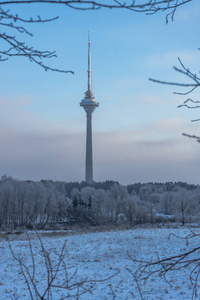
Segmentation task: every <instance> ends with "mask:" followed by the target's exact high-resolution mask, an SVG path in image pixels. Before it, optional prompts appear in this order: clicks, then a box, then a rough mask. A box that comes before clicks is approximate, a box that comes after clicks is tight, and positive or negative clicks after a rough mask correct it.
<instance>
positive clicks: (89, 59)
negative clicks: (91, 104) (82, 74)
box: [88, 30, 91, 94]
mask: <svg viewBox="0 0 200 300" xmlns="http://www.w3.org/2000/svg"><path fill="white" fill-rule="evenodd" d="M88 92H89V94H90V93H91V56H90V30H89V31H88Z"/></svg>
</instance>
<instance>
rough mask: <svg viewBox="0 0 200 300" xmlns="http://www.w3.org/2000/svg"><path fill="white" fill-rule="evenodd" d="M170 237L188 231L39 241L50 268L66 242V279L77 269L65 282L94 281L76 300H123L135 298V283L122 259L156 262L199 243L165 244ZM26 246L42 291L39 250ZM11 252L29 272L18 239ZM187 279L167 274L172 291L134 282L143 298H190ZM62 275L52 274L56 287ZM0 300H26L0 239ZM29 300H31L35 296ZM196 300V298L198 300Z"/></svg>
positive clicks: (159, 282) (185, 273) (160, 284)
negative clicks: (50, 264) (55, 277)
mask: <svg viewBox="0 0 200 300" xmlns="http://www.w3.org/2000/svg"><path fill="white" fill-rule="evenodd" d="M195 231H196V232H197V233H200V229H195ZM171 233H173V234H176V235H178V236H185V235H187V234H188V233H189V230H188V229H187V228H183V227H179V228H178V229H175V228H173V229H167V228H160V229H158V228H156V229H142V228H140V229H131V230H123V231H109V232H98V233H86V234H74V235H67V233H66V235H64V234H62V236H59V234H58V236H55V235H54V236H51V237H42V240H43V243H44V247H45V249H47V250H48V251H51V254H50V256H51V258H52V261H53V263H55V264H56V259H58V254H59V253H60V249H61V247H62V245H63V243H64V240H67V243H66V249H67V253H66V257H65V262H66V266H67V268H69V269H68V274H69V275H70V274H71V275H72V274H73V272H74V271H75V270H76V268H77V273H76V274H75V276H74V278H73V279H72V281H71V283H74V282H78V281H80V280H88V281H90V280H97V281H93V282H92V283H90V282H88V283H86V287H92V289H91V291H90V292H87V293H86V294H83V295H82V296H80V298H79V299H81V300H83V299H84V300H90V299H95V300H98V299H120V300H125V299H141V296H140V293H139V290H138V286H137V283H136V282H135V280H134V278H133V276H132V275H131V273H130V272H129V271H128V270H127V268H128V269H129V270H131V271H132V272H134V270H135V269H136V268H137V265H136V264H135V263H133V261H132V260H131V259H130V258H129V257H128V255H127V252H128V253H129V255H130V256H131V257H133V258H137V259H145V260H148V259H149V260H150V259H151V258H154V259H156V257H157V255H158V254H159V256H160V257H167V256H170V255H176V254H179V253H183V252H185V251H189V250H190V249H193V248H195V247H198V246H199V244H200V239H199V238H198V237H197V238H195V239H192V240H189V242H188V243H187V242H186V240H184V239H179V238H177V237H176V236H175V235H171V236H170V238H169V239H168V236H169V235H170V234H171ZM31 243H32V250H33V253H34V256H35V262H36V276H35V278H36V280H35V283H36V285H37V286H38V287H39V290H40V291H42V290H44V288H45V286H46V271H45V265H44V261H43V259H42V256H41V253H42V252H41V246H40V243H39V240H38V239H36V238H34V239H32V241H31ZM11 247H12V249H13V251H14V253H15V255H20V257H22V260H23V262H24V263H25V264H26V266H28V267H29V270H30V271H31V270H32V269H31V265H32V260H31V255H30V249H29V243H28V240H26V239H25V238H24V236H16V239H15V240H12V241H11ZM56 253H57V255H56ZM114 274H116V275H115V276H114V277H112V278H110V279H108V280H106V281H98V280H102V279H105V278H107V277H110V276H111V275H114ZM189 275H190V268H187V269H182V270H180V271H176V272H175V273H174V272H171V273H169V274H168V275H167V280H168V281H169V283H170V284H171V285H172V286H170V284H168V283H167V282H166V281H165V280H164V279H163V278H160V277H158V276H152V277H150V278H149V279H148V281H147V282H139V284H140V287H141V292H142V296H143V299H145V300H146V299H148V300H150V299H152V300H167V299H175V300H179V299H180V300H182V299H187V300H188V299H191V297H192V290H193V287H192V285H191V282H190V280H189ZM63 276H64V275H63V274H62V275H61V273H59V274H58V281H57V284H62V279H63ZM52 291H53V296H52V299H55V300H57V299H61V297H62V296H64V295H65V296H66V295H68V291H67V290H64V289H62V290H60V289H59V288H58V287H55V288H54V289H53V290H52ZM80 291H81V290H80ZM199 294H200V293H199ZM0 299H1V300H6V299H15V300H16V299H19V300H21V299H28V300H29V299H31V297H30V294H29V292H28V289H27V286H26V284H25V279H24V277H23V275H22V272H21V271H20V267H19V265H18V263H17V262H16V261H15V260H14V258H13V256H12V254H11V252H10V250H9V247H8V242H7V241H5V240H3V239H0ZM33 299H37V298H36V296H35V295H34V296H33ZM70 299H71V298H70ZM197 299H200V295H199V297H197Z"/></svg>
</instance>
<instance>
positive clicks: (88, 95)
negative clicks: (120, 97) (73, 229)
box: [80, 31, 99, 184]
mask: <svg viewBox="0 0 200 300" xmlns="http://www.w3.org/2000/svg"><path fill="white" fill-rule="evenodd" d="M80 106H82V107H83V108H84V110H85V112H86V117H87V131H86V162H85V181H86V182H87V183H89V184H91V183H92V182H93V159H92V113H93V112H94V110H95V108H96V107H98V106H99V103H98V102H96V100H95V98H94V96H93V93H92V90H91V60H90V31H89V33H88V89H87V91H86V92H85V97H84V99H83V100H81V103H80Z"/></svg>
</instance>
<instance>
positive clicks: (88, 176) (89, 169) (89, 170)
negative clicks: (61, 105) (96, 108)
mask: <svg viewBox="0 0 200 300" xmlns="http://www.w3.org/2000/svg"><path fill="white" fill-rule="evenodd" d="M85 181H86V182H88V183H90V184H91V183H92V182H93V155H92V112H91V111H89V112H87V131H86V160H85Z"/></svg>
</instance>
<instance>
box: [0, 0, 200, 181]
mask: <svg viewBox="0 0 200 300" xmlns="http://www.w3.org/2000/svg"><path fill="white" fill-rule="evenodd" d="M11 11H13V12H17V13H19V15H20V14H21V15H23V16H27V17H28V16H32V17H34V16H37V15H38V14H40V16H41V17H44V18H45V17H53V16H56V15H59V16H60V18H59V20H56V21H54V22H51V23H46V24H43V25H41V24H35V25H34V24H31V25H29V26H28V28H30V31H31V32H33V33H34V37H33V38H30V37H28V36H27V37H26V41H27V43H29V44H30V45H34V46H35V47H38V48H39V49H42V50H47V49H48V50H56V51H57V55H58V58H57V59H51V60H47V61H46V64H49V65H50V66H52V67H56V68H61V69H69V70H73V71H74V72H75V75H71V74H59V73H55V72H50V71H49V72H45V71H44V70H43V69H40V68H39V67H38V66H37V65H34V64H33V63H30V62H29V61H28V60H26V59H24V58H11V59H9V60H8V61H7V62H2V63H1V65H0V66H1V71H0V80H1V93H0V102H1V110H0V127H1V130H0V142H1V145H2V147H1V148H0V165H1V173H2V174H3V173H7V174H8V175H12V176H14V177H17V178H19V179H33V180H40V179H53V180H65V181H82V180H84V165H85V126H86V117H85V112H84V111H83V109H82V108H81V107H80V106H79V103H80V101H81V99H82V98H83V97H84V92H85V91H86V87H87V47H88V44H87V43H88V41H87V37H88V29H89V28H90V31H91V51H92V84H93V91H94V94H95V97H96V100H97V101H98V102H100V107H99V108H98V109H97V110H96V111H95V113H94V115H93V146H94V147H93V148H94V149H93V151H94V179H95V180H97V181H103V180H107V179H113V180H118V181H119V182H121V183H124V184H127V183H133V182H139V181H142V182H146V181H179V180H181V181H187V182H193V183H199V179H198V173H199V172H198V171H199V164H200V146H199V144H198V143H196V142H195V141H193V140H190V139H188V138H185V137H182V135H181V134H182V132H187V133H191V134H196V135H198V132H199V123H191V122H190V120H191V119H193V118H198V117H199V111H198V110H196V111H194V110H192V111H190V110H186V109H184V108H182V109H177V105H178V104H180V103H182V102H183V101H184V100H185V99H186V98H185V97H180V96H177V95H174V94H173V91H176V90H177V91H179V90H181V89H177V88H175V87H171V86H163V85H158V84H154V83H152V82H150V81H148V78H149V77H153V78H159V79H164V80H169V81H180V80H182V81H184V78H183V76H181V75H180V74H177V73H176V72H175V71H173V69H172V66H173V65H178V59H177V58H178V57H180V58H181V59H182V60H183V62H184V64H185V65H186V66H188V67H190V68H191V70H194V71H195V72H197V73H198V72H199V65H200V64H199V63H200V53H199V50H198V47H200V44H199V39H198V38H197V37H198V36H199V17H200V13H199V12H200V3H199V1H198V0H196V1H195V0H193V1H192V2H191V3H190V4H188V5H185V6H183V7H182V8H180V9H179V10H177V13H176V15H175V21H174V22H169V24H168V25H166V23H165V14H164V13H162V14H157V15H152V16H146V15H144V14H139V13H133V12H130V11H125V10H124V11H123V10H103V9H102V10H99V11H88V12H81V11H75V10H72V9H65V8H64V7H61V6H60V7H59V6H47V5H37V6H36V5H30V6H17V7H14V6H13V7H12V9H11ZM19 38H20V39H22V40H23V39H24V36H23V35H20V36H19ZM3 46H4V45H3V43H2V42H1V47H3ZM196 96H197V98H195V99H196V100H197V99H198V93H196Z"/></svg>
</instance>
